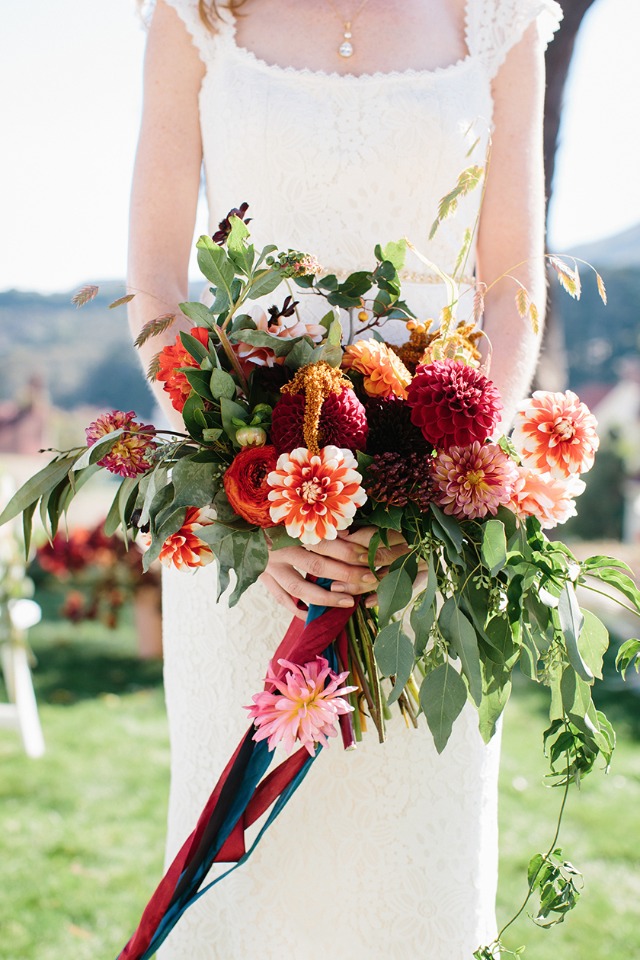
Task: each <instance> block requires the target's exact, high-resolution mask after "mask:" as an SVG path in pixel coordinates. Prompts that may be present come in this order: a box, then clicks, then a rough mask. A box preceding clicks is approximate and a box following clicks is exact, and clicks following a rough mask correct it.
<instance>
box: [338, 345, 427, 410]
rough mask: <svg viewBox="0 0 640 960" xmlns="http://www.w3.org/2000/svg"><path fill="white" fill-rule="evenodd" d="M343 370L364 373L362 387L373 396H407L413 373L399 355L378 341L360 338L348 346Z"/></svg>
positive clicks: (345, 351)
mask: <svg viewBox="0 0 640 960" xmlns="http://www.w3.org/2000/svg"><path fill="white" fill-rule="evenodd" d="M342 369H343V370H356V371H357V372H358V373H361V374H363V380H362V386H363V387H364V389H365V392H366V393H367V394H368V395H369V396H370V397H391V396H394V397H400V399H401V400H406V399H407V387H408V386H409V384H410V383H411V374H410V373H409V371H408V370H407V368H406V367H405V365H404V363H403V362H402V360H401V359H400V357H399V356H398V355H397V354H396V353H394V352H393V350H392V349H391V348H390V347H388V346H387V344H386V343H381V342H380V341H379V340H357V341H356V343H350V344H348V346H346V347H345V350H344V354H343V357H342Z"/></svg>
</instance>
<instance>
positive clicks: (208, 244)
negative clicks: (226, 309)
mask: <svg viewBox="0 0 640 960" xmlns="http://www.w3.org/2000/svg"><path fill="white" fill-rule="evenodd" d="M196 248H197V250H198V266H199V267H200V270H201V272H202V273H203V274H204V275H205V277H206V278H207V280H209V282H210V283H213V284H214V286H216V287H217V294H216V299H219V298H220V297H221V296H222V297H224V299H225V300H226V301H227V304H228V303H230V302H231V284H232V283H233V279H234V276H235V270H234V268H233V264H232V263H231V262H230V261H229V257H228V256H227V253H226V251H225V250H224V249H223V248H222V247H220V246H218V244H217V243H214V242H213V240H212V239H211V237H208V236H206V235H205V236H202V237H200V239H199V240H198V242H197V243H196ZM225 306H226V304H225Z"/></svg>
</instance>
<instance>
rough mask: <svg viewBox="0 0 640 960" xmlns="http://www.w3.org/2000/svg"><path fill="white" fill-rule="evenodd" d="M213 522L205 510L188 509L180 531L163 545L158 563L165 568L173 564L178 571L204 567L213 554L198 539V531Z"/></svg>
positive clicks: (168, 538) (173, 534)
mask: <svg viewBox="0 0 640 960" xmlns="http://www.w3.org/2000/svg"><path fill="white" fill-rule="evenodd" d="M213 522H214V519H213V517H212V516H211V515H210V514H209V512H208V511H207V510H206V509H204V508H203V509H201V510H198V508H197V507H189V509H188V510H187V513H186V516H185V518H184V523H183V524H182V526H181V527H180V529H179V530H178V531H177V532H176V533H172V534H171V536H170V537H167V539H166V540H165V542H164V543H163V545H162V550H161V551H160V562H161V563H162V564H164V566H165V567H170V566H171V565H172V564H173V566H174V567H177V568H178V570H184V569H188V568H189V567H206V566H207V564H209V563H211V561H212V560H213V553H212V551H211V547H209V545H208V544H206V543H205V542H204V540H201V539H200V537H199V536H198V531H199V530H202V528H203V527H208V526H209V525H210V524H212V523H213Z"/></svg>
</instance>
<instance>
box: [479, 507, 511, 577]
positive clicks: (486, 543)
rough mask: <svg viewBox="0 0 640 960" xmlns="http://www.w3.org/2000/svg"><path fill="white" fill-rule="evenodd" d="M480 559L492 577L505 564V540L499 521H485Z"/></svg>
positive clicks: (502, 525) (502, 526)
mask: <svg viewBox="0 0 640 960" xmlns="http://www.w3.org/2000/svg"><path fill="white" fill-rule="evenodd" d="M482 559H483V561H484V563H485V566H487V567H488V568H489V573H490V574H491V576H492V577H495V575H496V574H497V573H498V572H499V571H500V570H502V569H503V567H504V566H505V564H506V562H507V538H506V536H505V529H504V524H503V523H502V522H501V521H500V520H487V521H486V523H485V524H484V526H483V528H482Z"/></svg>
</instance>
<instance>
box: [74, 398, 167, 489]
mask: <svg viewBox="0 0 640 960" xmlns="http://www.w3.org/2000/svg"><path fill="white" fill-rule="evenodd" d="M134 417H135V413H134V412H133V410H129V412H128V413H124V412H123V411H122V410H113V411H112V412H111V413H105V414H104V415H103V416H101V417H98V419H97V420H94V421H93V423H90V424H89V426H88V427H87V428H86V429H85V434H86V436H87V446H89V447H92V446H93V444H94V443H95V442H96V441H97V440H100V439H101V437H105V436H106V435H107V434H108V433H113V432H114V430H119V429H120V428H122V429H123V430H124V431H125V433H122V434H121V435H120V436H119V437H118V439H117V440H116V442H115V443H114V445H113V446H112V448H111V450H110V451H109V453H107V454H105V455H104V457H103V458H102V460H98V465H99V466H101V467H104V468H105V469H106V470H108V471H109V473H117V474H118V475H119V476H121V477H137V476H138V475H139V474H141V473H146V472H147V470H148V469H149V468H150V467H151V464H152V459H151V457H152V453H153V450H154V448H155V447H156V442H155V440H154V439H153V437H154V436H155V432H156V429H155V427H154V426H152V425H151V424H145V423H136V421H135V420H134Z"/></svg>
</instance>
